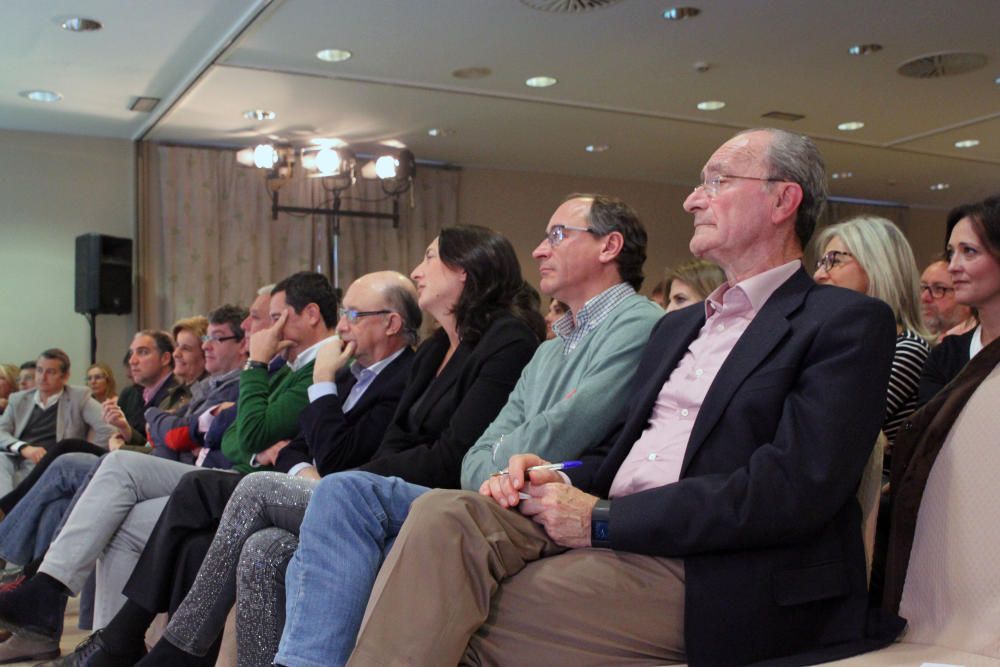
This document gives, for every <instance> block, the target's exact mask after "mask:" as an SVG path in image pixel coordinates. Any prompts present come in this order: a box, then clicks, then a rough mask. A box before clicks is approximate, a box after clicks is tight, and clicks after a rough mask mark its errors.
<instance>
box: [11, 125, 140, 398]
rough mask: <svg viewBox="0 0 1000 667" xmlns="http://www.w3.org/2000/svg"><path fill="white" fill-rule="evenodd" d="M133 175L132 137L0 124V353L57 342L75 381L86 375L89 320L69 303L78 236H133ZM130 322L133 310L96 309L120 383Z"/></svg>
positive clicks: (103, 352)
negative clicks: (39, 130) (35, 130)
mask: <svg viewBox="0 0 1000 667" xmlns="http://www.w3.org/2000/svg"><path fill="white" fill-rule="evenodd" d="M134 181H135V179H134V167H133V150H132V144H131V142H129V141H127V140H118V139H95V138H86V137H75V136H62V135H54V134H38V133H29V132H12V131H6V130H0V313H3V324H2V326H0V361H2V362H8V363H16V364H20V363H21V362H23V361H27V360H28V359H34V358H36V357H37V356H38V353H39V352H41V351H42V350H43V349H45V348H48V347H61V348H63V349H64V350H65V351H66V352H67V353H68V354H69V356H70V359H71V360H72V362H73V367H72V370H71V372H72V378H71V380H70V381H71V383H72V384H84V377H85V371H86V368H87V366H88V365H89V362H90V329H89V326H88V325H87V321H86V319H84V317H83V315H79V314H77V313H76V312H74V310H73V301H74V270H75V239H76V237H77V236H78V235H80V234H85V233H88V232H99V233H102V234H109V235H112V236H119V237H127V238H134V233H133V229H134V224H133V221H134V218H135V196H134V191H135V187H134ZM133 310H134V304H133ZM134 329H135V317H134V315H99V316H98V317H97V340H98V347H97V358H98V360H100V361H107V362H108V363H110V364H111V366H112V368H113V369H114V370H115V376H116V378H118V382H119V385H121V384H122V380H123V379H124V378H123V376H122V373H121V370H120V369H121V358H122V356H123V354H124V353H125V350H126V349H127V347H128V343H129V341H130V340H131V337H132V333H133V332H134Z"/></svg>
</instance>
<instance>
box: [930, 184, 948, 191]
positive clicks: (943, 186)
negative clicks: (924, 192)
mask: <svg viewBox="0 0 1000 667" xmlns="http://www.w3.org/2000/svg"><path fill="white" fill-rule="evenodd" d="M950 187H951V186H950V185H948V184H947V183H935V184H934V185H932V186H931V190H947V189H948V188H950Z"/></svg>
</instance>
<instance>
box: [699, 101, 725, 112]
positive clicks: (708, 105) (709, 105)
mask: <svg viewBox="0 0 1000 667" xmlns="http://www.w3.org/2000/svg"><path fill="white" fill-rule="evenodd" d="M725 106H726V103H725V102H723V101H722V100H705V101H704V102H698V109H700V110H701V111H718V110H719V109H722V108H723V107H725Z"/></svg>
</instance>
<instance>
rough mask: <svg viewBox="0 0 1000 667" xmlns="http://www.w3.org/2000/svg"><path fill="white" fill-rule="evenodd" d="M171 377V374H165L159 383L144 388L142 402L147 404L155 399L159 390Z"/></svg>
mask: <svg viewBox="0 0 1000 667" xmlns="http://www.w3.org/2000/svg"><path fill="white" fill-rule="evenodd" d="M173 376H174V374H173V373H167V374H166V375H164V376H163V377H162V378H160V381H159V382H157V383H156V384H154V385H153V386H152V387H145V388H144V389H143V390H142V402H143V403H146V404H148V403H149V402H150V401H151V400H153V399H154V398H155V397H156V394H157V392H159V391H160V388H161V387H162V386H163V385H165V384H166V383H167V381H168V380H169V379H170V378H172V377H173Z"/></svg>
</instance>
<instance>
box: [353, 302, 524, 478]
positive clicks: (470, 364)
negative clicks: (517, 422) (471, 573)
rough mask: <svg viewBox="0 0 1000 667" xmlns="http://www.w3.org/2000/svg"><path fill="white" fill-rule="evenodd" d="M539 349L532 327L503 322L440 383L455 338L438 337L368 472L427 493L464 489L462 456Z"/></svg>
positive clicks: (451, 365) (467, 348) (465, 351)
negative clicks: (400, 480) (419, 487)
mask: <svg viewBox="0 0 1000 667" xmlns="http://www.w3.org/2000/svg"><path fill="white" fill-rule="evenodd" d="M536 347H538V338H536V337H535V334H533V333H532V332H531V330H530V329H529V328H528V327H527V325H525V324H524V323H523V322H522V321H521V320H518V319H516V318H514V317H513V316H510V315H502V316H500V317H498V318H497V319H496V320H495V321H494V322H493V323H492V324H491V325H490V327H489V328H488V329H487V330H486V332H485V333H484V334H483V336H482V338H481V339H480V340H479V342H478V343H477V344H476V345H475V347H473V346H471V345H468V344H467V343H465V342H463V343H461V344H460V345H459V346H458V349H457V350H456V351H455V354H454V355H453V356H452V358H451V360H450V361H449V362H448V366H447V367H446V368H445V370H444V371H443V372H442V373H441V375H440V376H435V374H436V373H437V370H438V367H439V366H440V365H441V361H442V360H443V359H444V355H445V353H446V352H447V351H448V337H447V336H446V335H445V334H444V332H443V331H439V332H437V333H436V334H434V335H433V336H432V337H431V338H430V339H428V340H427V341H426V342H425V343H424V344H423V345H421V346H420V349H419V350H417V355H416V358H415V359H414V360H413V368H412V369H411V371H410V378H409V381H408V384H407V386H406V391H405V392H404V393H403V398H402V399H401V400H400V402H399V407H398V408H397V409H396V415H395V416H394V417H393V420H392V424H391V425H390V426H389V429H388V430H387V431H386V434H385V437H384V438H383V439H382V444H381V446H380V447H379V448H378V451H377V452H375V457H374V458H373V459H372V461H371V462H369V463H366V464H365V465H363V466H361V470H366V471H368V472H374V473H378V474H379V475H386V476H397V477H402V478H403V479H405V480H406V481H408V482H411V483H413V484H420V485H423V486H430V487H440V488H451V489H456V488H459V486H460V472H461V467H462V457H463V456H465V452H466V451H467V450H468V449H469V447H471V446H472V445H473V444H474V443H475V442H476V440H478V439H479V436H480V435H482V434H483V431H485V430H486V427H487V426H489V424H490V422H492V421H493V420H494V419H495V418H496V416H497V414H498V413H499V412H500V408H502V407H503V406H504V404H506V402H507V396H508V395H510V392H511V390H512V389H513V388H514V385H515V384H517V380H518V378H519V377H520V376H521V369H522V368H524V366H525V365H526V364H527V363H528V361H529V360H530V359H531V356H532V355H533V354H534V352H535V348H536ZM425 392H426V395H424V394H425ZM411 409H412V411H413V414H412V415H411V414H410V413H411Z"/></svg>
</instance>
